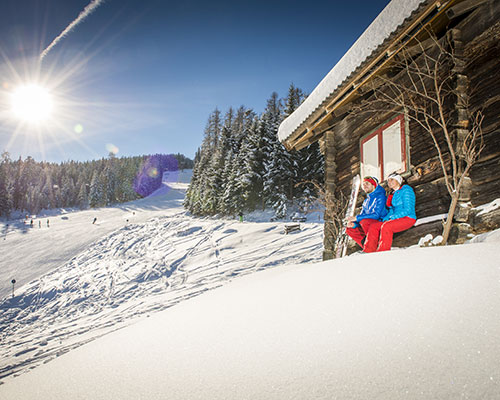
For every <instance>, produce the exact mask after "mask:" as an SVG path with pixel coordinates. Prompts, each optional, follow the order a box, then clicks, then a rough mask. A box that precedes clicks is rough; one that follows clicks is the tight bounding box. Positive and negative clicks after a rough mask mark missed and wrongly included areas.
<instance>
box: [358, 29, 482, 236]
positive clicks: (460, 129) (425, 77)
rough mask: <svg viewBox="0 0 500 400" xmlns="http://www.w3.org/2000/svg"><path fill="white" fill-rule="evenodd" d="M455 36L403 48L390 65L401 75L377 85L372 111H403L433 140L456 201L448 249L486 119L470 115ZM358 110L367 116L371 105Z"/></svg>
mask: <svg viewBox="0 0 500 400" xmlns="http://www.w3.org/2000/svg"><path fill="white" fill-rule="evenodd" d="M456 35H457V32H454V31H451V34H449V35H447V36H445V37H444V38H442V39H438V38H437V37H436V36H435V35H434V34H433V33H431V32H427V38H426V39H425V40H414V42H413V43H412V45H411V46H407V47H404V48H403V49H402V50H401V51H400V52H399V53H398V54H397V55H396V56H395V57H394V62H393V63H392V64H391V69H392V72H393V73H394V72H396V73H397V74H396V75H395V76H392V77H389V76H388V75H382V76H379V77H377V78H375V79H374V80H373V81H372V87H371V89H372V90H373V97H372V98H373V99H374V100H372V101H370V102H369V103H370V104H369V105H368V108H369V109H370V110H369V111H370V112H373V111H383V112H387V111H390V110H404V112H405V114H406V115H407V116H408V117H409V118H410V119H411V120H413V121H415V122H417V123H418V124H419V125H420V126H421V127H422V128H423V129H424V131H425V132H427V133H428V134H429V136H430V138H431V139H432V142H433V144H434V147H435V149H436V150H437V154H438V158H439V161H440V164H441V169H442V171H443V176H444V183H445V185H446V189H447V190H448V193H449V195H450V197H451V202H450V206H449V210H448V216H447V219H446V222H445V223H444V226H443V239H444V240H443V244H446V243H447V241H448V237H449V234H450V230H451V227H452V222H453V216H454V214H455V209H456V207H457V204H458V200H459V197H460V191H461V189H462V188H463V186H464V182H465V181H466V179H467V177H468V174H469V171H470V169H471V167H472V166H473V165H474V163H475V162H476V160H477V159H478V157H479V154H480V153H481V151H482V149H483V148H484V143H483V136H482V130H481V125H482V121H483V115H482V113H481V111H476V112H473V113H472V112H471V111H470V107H469V93H468V92H469V87H468V82H467V79H466V77H465V76H464V75H463V74H462V71H463V64H464V62H463V60H462V57H461V43H460V41H459V40H457V37H456ZM450 105H452V107H450ZM388 106H389V108H390V110H388V108H387V107H388ZM359 107H362V108H363V109H364V110H365V111H366V107H367V105H366V103H365V104H364V105H363V106H359ZM450 108H451V109H450Z"/></svg>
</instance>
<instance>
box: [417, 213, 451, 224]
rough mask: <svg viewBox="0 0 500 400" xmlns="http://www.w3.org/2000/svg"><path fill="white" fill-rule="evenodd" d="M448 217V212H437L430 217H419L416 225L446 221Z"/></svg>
mask: <svg viewBox="0 0 500 400" xmlns="http://www.w3.org/2000/svg"><path fill="white" fill-rule="evenodd" d="M446 217H448V214H436V215H431V216H429V217H424V218H419V219H417V222H415V226H419V225H423V224H428V223H429V222H435V221H444V220H445V219H446Z"/></svg>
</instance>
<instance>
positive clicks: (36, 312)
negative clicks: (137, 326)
mask: <svg viewBox="0 0 500 400" xmlns="http://www.w3.org/2000/svg"><path fill="white" fill-rule="evenodd" d="M176 178H177V177H176ZM189 178H190V174H187V175H185V176H182V175H181V176H179V177H178V181H175V182H172V176H170V175H168V174H165V175H164V185H163V187H162V188H160V189H158V190H157V191H156V192H154V193H153V194H151V196H149V198H147V199H144V200H140V201H137V202H133V203H129V204H127V205H124V206H120V207H114V208H107V209H104V208H103V209H100V210H91V211H83V212H74V213H69V214H65V215H64V217H65V218H66V219H58V218H54V217H52V218H51V227H50V228H45V227H43V228H38V227H35V228H25V230H24V231H23V230H13V231H10V232H9V234H8V235H7V236H8V237H7V239H6V240H5V241H3V240H2V241H1V242H0V245H2V255H4V254H5V257H2V260H0V271H1V272H0V281H1V283H2V289H3V291H2V294H3V297H5V299H4V301H3V302H1V303H0V310H1V313H0V338H1V343H2V346H1V347H0V360H1V361H0V379H2V377H5V376H12V375H17V374H19V373H22V372H24V371H26V370H27V369H29V368H33V367H34V366H37V365H40V364H43V363H45V362H47V361H49V360H52V359H54V358H56V357H58V356H59V355H61V354H63V353H65V352H67V351H69V350H71V349H74V348H76V347H79V346H81V345H82V344H84V343H87V342H89V341H91V340H93V339H95V338H96V337H99V336H101V335H103V334H105V333H109V332H110V331H113V330H116V329H119V328H121V327H123V325H126V324H130V323H132V322H134V321H135V319H137V318H141V317H142V316H144V315H146V314H147V313H149V312H157V311H159V310H164V309H166V308H169V307H171V306H172V305H175V304H177V303H179V302H181V301H183V300H184V299H187V298H190V297H193V296H196V295H199V294H201V293H203V292H204V291H207V290H209V289H213V288H216V287H219V286H221V285H222V284H223V283H225V282H229V281H230V280H232V279H233V278H234V277H236V276H240V275H245V274H249V273H251V272H254V271H257V270H260V269H265V268H269V267H272V266H277V265H280V264H283V263H294V262H310V261H318V260H320V259H321V254H322V241H321V234H322V230H323V226H322V224H321V223H317V222H316V223H303V224H302V225H301V227H302V229H301V231H300V232H296V233H294V234H293V235H289V236H285V235H284V234H283V226H284V222H273V223H270V222H258V221H269V215H270V214H268V213H263V212H256V213H253V214H250V215H246V216H245V218H248V219H249V220H253V221H256V222H255V223H246V222H243V223H240V222H238V221H237V220H236V219H234V220H230V219H226V220H221V219H216V218H201V219H200V218H193V217H191V216H189V215H187V213H186V211H185V210H184V209H183V207H182V199H183V198H184V193H185V189H186V188H187V183H186V181H188V180H189ZM172 188H176V189H172ZM94 215H97V216H98V220H97V221H98V222H97V223H96V224H95V225H94V224H92V220H93V219H92V217H94ZM127 220H128V222H127ZM23 246H24V247H23ZM288 246H292V247H293V249H294V251H293V252H290V251H289V249H288V248H287V247H288ZM20 248H26V249H27V251H28V252H29V257H30V258H32V259H33V262H31V264H26V263H25V260H26V257H24V256H22V257H19V253H18V251H19V249H20ZM53 260H56V261H53ZM13 278H15V279H16V280H17V282H18V283H16V287H15V292H14V294H15V297H14V298H11V289H12V285H11V284H10V282H11V280H12V279H13ZM0 397H1V396H0Z"/></svg>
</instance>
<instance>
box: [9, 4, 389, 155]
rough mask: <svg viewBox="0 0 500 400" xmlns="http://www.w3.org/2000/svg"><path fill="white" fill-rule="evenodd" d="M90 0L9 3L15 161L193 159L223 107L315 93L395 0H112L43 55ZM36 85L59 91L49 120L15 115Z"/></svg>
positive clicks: (11, 137)
mask: <svg viewBox="0 0 500 400" xmlns="http://www.w3.org/2000/svg"><path fill="white" fill-rule="evenodd" d="M89 2H90V0H84V1H81V0H38V1H37V0H3V1H2V13H0V151H4V150H6V151H8V152H9V153H10V154H11V157H12V158H17V157H19V156H20V155H22V157H23V158H25V157H26V156H28V155H30V156H32V157H34V158H35V159H36V160H37V161H42V160H46V161H56V162H59V161H66V160H70V159H71V160H81V161H83V160H90V159H97V158H101V157H106V156H107V154H108V153H109V151H110V149H114V151H115V152H117V153H116V154H117V156H118V157H120V156H130V155H141V154H152V153H183V154H185V155H186V156H188V157H191V158H192V157H193V156H194V153H195V151H196V149H197V148H198V147H199V145H200V144H201V140H202V138H203V130H204V128H205V124H206V121H207V118H208V115H209V114H210V112H212V111H213V110H214V109H215V108H216V107H218V108H219V110H221V111H223V112H225V111H226V110H227V109H228V108H229V107H230V106H233V107H239V106H240V105H245V106H246V107H249V108H253V109H254V110H255V111H256V112H257V113H260V112H262V111H263V109H264V107H265V104H266V100H267V99H268V98H269V96H270V95H271V93H272V92H273V91H276V92H278V94H279V95H280V96H281V97H284V96H285V95H286V92H287V89H288V87H289V85H290V84H291V83H292V82H293V83H294V84H295V86H297V87H300V88H301V89H302V90H304V91H305V92H306V93H308V92H310V91H312V90H313V89H314V87H315V86H316V85H317V84H318V83H319V82H320V81H321V79H322V78H323V77H324V76H325V75H326V74H327V73H328V71H329V70H330V69H331V68H332V67H333V66H334V65H335V63H336V62H337V61H338V60H339V59H340V58H341V57H342V56H343V54H344V53H345V52H346V51H347V50H348V49H349V47H350V46H351V45H352V44H353V43H354V41H355V40H356V39H357V38H358V37H359V36H360V35H361V34H362V32H363V31H364V30H365V28H366V27H367V26H368V25H369V24H370V23H371V21H372V20H373V19H374V18H375V17H376V16H377V15H378V14H379V13H380V11H381V10H382V9H383V8H384V7H385V5H386V4H387V3H388V0H359V1H315V0H310V1H294V0H291V1H281V0H280V1H253V2H238V1H233V2H228V1H212V2H207V1H199V0H185V1H168V0H164V1H162V0H143V1H139V0H107V1H105V2H103V3H102V4H101V5H100V6H99V7H97V9H96V10H95V11H94V12H93V13H92V14H91V15H89V16H88V17H87V18H86V19H85V20H84V21H83V22H82V23H81V24H80V25H78V26H76V27H75V28H74V30H73V31H72V32H70V33H69V34H68V35H67V36H66V37H65V38H63V39H62V40H61V41H60V42H59V43H58V44H57V45H56V46H54V47H53V48H52V49H51V50H50V51H49V53H48V54H47V55H46V56H45V58H44V59H43V62H42V63H40V62H39V58H38V56H39V54H40V53H41V52H42V51H43V50H44V49H45V48H46V47H47V46H48V45H49V44H50V43H51V42H52V40H53V39H54V38H55V37H57V36H58V35H59V34H60V33H61V32H62V31H63V30H64V29H65V28H66V27H67V26H68V25H69V24H70V23H71V22H72V21H73V20H74V19H75V18H76V17H77V16H78V15H79V13H80V12H81V11H82V10H83V9H84V8H85V6H86V5H88V4H89ZM26 82H36V83H38V84H40V85H42V86H45V87H47V88H48V89H49V90H50V92H51V94H52V96H53V101H54V107H53V113H52V115H51V119H50V120H48V121H46V122H44V123H40V124H26V123H23V122H20V121H19V120H16V119H15V118H13V117H12V112H11V110H10V108H11V101H10V96H11V94H12V93H13V92H14V91H15V89H16V88H17V87H19V86H20V85H22V84H24V83H26Z"/></svg>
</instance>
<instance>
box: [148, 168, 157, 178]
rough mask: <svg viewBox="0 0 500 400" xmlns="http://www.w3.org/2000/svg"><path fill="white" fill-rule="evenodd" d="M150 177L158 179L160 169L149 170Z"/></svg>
mask: <svg viewBox="0 0 500 400" xmlns="http://www.w3.org/2000/svg"><path fill="white" fill-rule="evenodd" d="M148 176H149V177H150V178H156V177H157V176H158V169H157V168H154V167H153V168H149V169H148Z"/></svg>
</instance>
